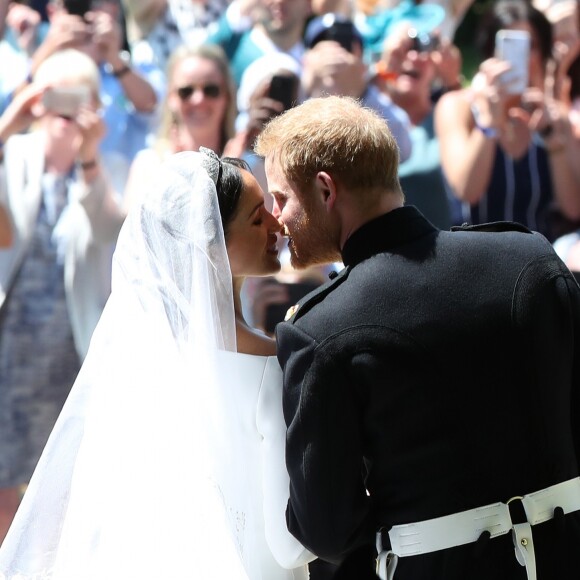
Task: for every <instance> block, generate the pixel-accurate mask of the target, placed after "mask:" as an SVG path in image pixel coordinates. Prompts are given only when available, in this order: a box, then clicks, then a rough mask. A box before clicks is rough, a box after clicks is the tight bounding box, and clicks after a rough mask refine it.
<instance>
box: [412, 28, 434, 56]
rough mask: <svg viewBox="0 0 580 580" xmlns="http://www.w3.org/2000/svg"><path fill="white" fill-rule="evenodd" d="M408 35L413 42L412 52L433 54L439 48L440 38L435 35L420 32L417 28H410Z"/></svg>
mask: <svg viewBox="0 0 580 580" xmlns="http://www.w3.org/2000/svg"><path fill="white" fill-rule="evenodd" d="M408 34H409V38H410V39H411V41H412V42H413V45H412V48H411V50H415V51H417V52H432V51H434V50H437V49H438V48H439V37H438V36H436V35H434V34H428V33H426V32H419V31H418V30H416V29H415V28H410V29H409V33H408Z"/></svg>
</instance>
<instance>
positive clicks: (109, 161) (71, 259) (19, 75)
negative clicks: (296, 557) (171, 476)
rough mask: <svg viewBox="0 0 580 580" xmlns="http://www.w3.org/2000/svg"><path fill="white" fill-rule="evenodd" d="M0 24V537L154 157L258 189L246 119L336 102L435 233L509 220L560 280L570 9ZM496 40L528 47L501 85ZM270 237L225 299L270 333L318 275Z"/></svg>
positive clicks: (575, 166)
mask: <svg viewBox="0 0 580 580" xmlns="http://www.w3.org/2000/svg"><path fill="white" fill-rule="evenodd" d="M0 27H2V28H1V30H0V38H1V41H0V156H1V163H0V541H1V540H2V538H3V536H4V533H5V531H6V530H7V527H8V526H9V524H10V521H11V519H12V517H13V515H14V512H15V510H16V507H17V505H18V502H19V501H20V497H21V491H22V486H23V485H26V483H27V481H28V479H29V478H30V476H31V474H32V470H33V468H34V466H35V464H36V462H37V461H38V458H39V456H40V452H41V450H42V448H43V446H44V443H45V442H46V439H47V437H48V435H49V433H50V430H51V428H52V426H53V424H54V421H55V420H56V418H57V416H58V413H59V411H60V409H61V408H62V405H63V403H64V400H65V399H66V396H67V394H68V391H69V390H70V387H71V386H72V383H73V382H74V379H75V377H76V374H77V372H78V369H79V367H80V364H81V362H82V360H83V357H84V355H85V353H86V351H87V348H88V343H89V341H90V337H91V334H92V331H93V329H94V327H95V325H96V323H97V321H98V319H99V316H100V314H101V311H102V308H103V306H104V304H105V302H106V299H107V297H108V294H109V292H110V270H111V258H112V254H113V251H114V247H115V242H116V238H117V235H118V232H119V229H120V227H121V225H122V223H123V220H124V218H125V216H126V214H127V211H129V208H130V207H131V206H132V205H133V204H135V203H136V202H138V201H139V199H140V197H141V196H143V194H144V192H145V191H146V190H147V187H148V184H149V183H150V182H151V176H152V175H153V174H154V173H155V171H156V169H157V167H158V166H159V164H160V163H161V162H162V161H163V159H164V158H165V157H166V156H167V155H169V154H171V153H175V152H178V151H184V150H194V151H195V150H198V149H199V147H201V146H203V147H209V148H211V149H213V150H214V151H216V152H217V153H218V154H220V155H228V156H234V157H242V158H244V159H245V160H246V161H248V163H249V164H250V166H251V168H252V170H253V172H254V174H255V175H256V177H257V179H258V181H259V182H260V183H261V184H262V186H263V188H264V191H267V184H266V180H265V175H264V168H263V163H262V160H261V159H259V158H258V157H256V156H255V155H254V154H253V152H252V143H253V141H254V139H255V138H256V136H257V135H258V134H259V133H260V131H261V130H262V127H263V126H264V124H265V123H266V122H267V121H268V120H269V119H271V118H272V117H274V116H275V115H278V114H280V113H281V112H282V111H284V110H285V109H287V108H290V107H292V106H293V105H295V104H296V103H300V102H302V101H304V100H306V99H309V98H311V97H323V96H325V95H346V96H350V97H354V98H357V99H360V100H361V101H362V102H363V103H364V104H365V105H366V106H368V107H370V108H372V109H374V110H376V111H378V112H379V113H380V114H381V115H382V116H384V118H385V119H386V120H387V122H388V124H389V126H390V128H391V130H392V132H393V134H394V136H395V138H396V140H397V142H398V144H399V149H400V159H401V166H400V180H401V184H402V187H403V191H404V193H405V196H406V200H407V203H408V204H412V205H415V206H416V207H418V208H419V210H420V211H422V212H423V213H424V214H425V216H426V217H427V218H428V219H430V220H431V221H432V222H433V223H434V224H435V225H436V226H438V227H440V228H443V229H449V228H450V227H452V226H454V225H460V224H463V223H465V222H467V223H472V224H478V223H484V222H488V221H497V220H509V221H516V222H519V223H521V224H523V225H524V226H527V227H529V228H530V229H533V230H536V231H539V232H541V233H542V234H543V235H545V236H546V237H547V238H548V240H550V242H552V243H554V245H555V247H556V249H557V251H558V253H559V254H560V256H561V257H562V259H563V260H564V261H565V262H566V263H567V264H568V266H569V267H570V269H571V270H572V271H575V272H576V271H580V155H579V152H580V1H579V0H499V1H492V0H425V1H418V0H417V1H413V0H399V1H396V0H44V1H42V0H36V1H34V0H28V1H10V2H9V1H7V0H0ZM499 30H517V31H524V32H527V33H528V37H529V38H530V39H531V42H530V49H529V56H528V57H526V59H525V60H526V62H525V63H524V68H525V69H526V74H525V77H526V78H525V85H524V86H523V87H522V88H521V89H519V90H517V91H515V92H514V91H511V90H508V88H507V84H506V78H507V76H506V75H507V74H509V70H510V66H512V67H513V65H510V64H509V63H508V62H507V61H506V60H505V59H504V58H503V57H501V55H500V54H498V52H497V47H496V33H497V32H498V31H499ZM500 57H501V58H500ZM520 64H521V63H520ZM266 204H267V205H270V204H271V200H270V199H269V196H266ZM280 243H281V246H280V251H281V253H282V257H283V268H282V271H281V273H280V275H278V276H276V277H275V278H268V279H256V280H253V279H252V280H249V281H248V283H247V284H246V288H245V293H244V300H245V309H246V310H247V315H248V320H249V321H250V322H251V323H253V324H254V325H255V326H256V327H258V328H261V329H263V330H264V332H267V333H269V334H272V333H273V329H274V326H275V324H276V323H277V322H279V321H280V320H282V319H283V317H284V314H285V312H286V310H287V308H288V307H289V306H290V305H291V304H293V303H295V302H296V301H297V300H298V299H299V298H300V297H301V296H303V295H304V294H305V293H306V292H308V291H309V290H311V289H313V288H315V287H316V286H318V285H319V284H321V283H323V282H324V281H325V280H326V279H327V277H328V274H329V273H330V270H329V268H326V267H325V268H314V269H310V270H308V271H304V272H295V271H293V270H292V268H291V266H290V264H289V262H288V259H287V258H286V257H285V256H286V255H287V252H285V249H284V246H283V243H284V242H283V240H282V241H281V242H280ZM498 259H501V256H498ZM334 267H335V268H340V264H337V265H335V266H334ZM473 267H477V264H474V265H473Z"/></svg>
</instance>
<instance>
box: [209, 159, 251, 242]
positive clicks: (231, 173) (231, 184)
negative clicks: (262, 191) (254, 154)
mask: <svg viewBox="0 0 580 580" xmlns="http://www.w3.org/2000/svg"><path fill="white" fill-rule="evenodd" d="M240 169H245V170H246V171H249V172H250V173H251V171H252V170H251V169H250V166H249V165H248V164H247V163H246V162H245V161H244V160H243V159H238V158H237V157H224V158H223V159H222V160H221V168H220V174H219V177H218V181H217V184H216V189H217V196H218V203H219V208H220V216H221V218H222V227H223V229H224V235H225V237H226V239H227V237H228V224H229V223H230V222H231V221H232V220H233V219H234V217H235V216H236V213H237V211H238V204H239V201H240V197H241V195H242V191H243V189H244V181H243V179H242V174H241V172H240Z"/></svg>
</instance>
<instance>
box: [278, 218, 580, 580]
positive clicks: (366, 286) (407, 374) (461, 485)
mask: <svg viewBox="0 0 580 580" xmlns="http://www.w3.org/2000/svg"><path fill="white" fill-rule="evenodd" d="M468 229H469V228H466V229H465V231H455V232H443V231H440V230H437V229H436V228H435V227H433V226H432V225H431V224H430V223H429V222H428V221H427V220H426V219H425V218H424V217H423V216H422V215H421V214H420V213H419V212H418V211H417V210H416V209H415V208H413V207H404V208H400V209H396V210H394V211H392V212H389V213H388V214H385V215H383V216H381V217H379V218H378V219H375V220H373V221H372V222H370V223H368V224H366V225H364V226H363V227H361V228H360V229H359V230H357V231H356V232H355V233H354V234H353V235H352V236H351V237H350V238H349V239H348V241H347V243H346V245H345V247H344V250H343V260H344V263H345V269H344V270H343V271H342V272H340V274H339V275H338V276H337V277H336V278H335V279H334V280H332V281H330V282H329V283H327V284H326V285H324V286H323V287H321V288H320V289H319V290H317V291H315V292H314V293H311V294H310V295H309V296H308V297H306V299H304V300H303V301H302V303H301V304H300V305H299V307H298V309H297V311H296V312H295V313H294V315H293V316H292V318H291V319H290V320H289V321H288V322H285V323H281V324H279V325H278V328H277V340H278V352H279V355H278V356H279V360H280V363H281V365H282V368H283V370H284V414H285V418H286V422H287V425H288V438H287V457H286V460H287V466H288V469H289V472H290V479H291V489H290V501H289V505H288V510H287V520H288V526H289V529H290V531H291V532H292V533H293V534H294V535H295V536H296V537H297V538H298V539H300V540H301V541H302V542H303V544H304V545H305V546H306V547H308V548H309V549H310V550H312V551H313V552H314V553H316V554H317V555H319V556H320V557H321V558H323V559H325V560H328V561H331V562H335V563H339V562H341V561H343V560H344V559H345V558H347V556H348V555H349V554H351V553H352V551H353V550H354V549H355V548H357V547H359V546H361V545H363V544H371V543H374V541H375V540H374V534H375V531H376V530H377V529H378V528H379V527H380V526H386V527H387V528H389V527H391V526H392V525H394V524H403V523H410V522H417V521H422V520H425V519H430V518H435V517H439V516H443V515H448V514H452V513H455V512H458V511H462V510H466V509H470V508H475V507H478V506H483V505H487V504H490V503H494V502H498V501H507V500H508V499H509V498H511V497H512V496H515V495H524V494H526V493H530V492H534V491H537V490H540V489H543V488H545V487H548V486H550V485H553V484H555V483H559V482H561V481H565V480H568V479H571V478H573V477H575V476H577V475H578V473H579V472H578V457H579V452H580V428H579V426H580V389H579V387H580V384H579V371H580V367H579V363H580V356H579V349H580V347H579V345H580V289H579V287H578V285H577V283H576V282H575V280H574V278H573V277H572V275H571V274H570V272H569V271H568V270H567V268H566V267H565V266H564V265H563V264H562V262H561V261H560V260H559V259H558V257H557V256H556V254H555V253H554V252H553V250H552V247H551V245H550V244H549V243H548V242H547V241H546V239H545V238H544V237H542V236H541V235H539V234H535V233H531V232H528V231H527V230H525V228H523V227H521V226H516V225H515V224H513V227H512V226H511V225H510V224H496V225H491V226H489V227H488V228H487V229H494V230H499V231H497V232H490V231H485V230H486V228H472V229H473V230H474V231H467V230H468ZM504 229H505V230H506V231H501V230H504ZM518 230H519V231H518ZM367 490H368V494H367ZM562 520H563V521H562ZM534 538H535V545H536V546H535V549H536V558H537V562H538V577H539V580H547V579H552V578H553V579H556V578H557V579H558V580H562V578H568V577H569V578H575V579H578V578H580V557H579V556H577V554H576V552H578V550H579V549H580V512H576V513H575V514H569V515H567V516H565V517H563V518H560V519H558V520H557V521H555V520H553V521H549V522H546V523H543V524H540V525H538V526H535V527H534ZM557 566H559V568H557ZM363 577H365V573H364V571H363V570H362V569H361V570H360V575H359V576H358V578H363ZM354 578H355V577H353V580H354ZM395 578H396V579H397V580H399V579H400V580H405V579H412V580H423V579H429V580H435V579H441V580H475V579H478V578H482V579H483V578H485V579H486V580H487V579H494V580H498V579H506V580H507V579H509V580H517V579H522V580H523V579H525V578H526V574H525V570H524V568H523V567H521V566H520V565H519V564H518V563H517V561H516V559H515V556H514V549H513V545H512V540H511V537H510V535H509V534H507V535H505V536H501V537H497V538H493V539H491V540H489V541H487V542H484V541H482V542H479V543H476V544H469V545H467V546H462V547H455V548H452V549H449V550H445V551H439V552H436V553H432V554H427V555H420V556H414V557H407V558H401V559H400V561H399V565H398V568H397V572H396V574H395ZM357 580H358V579H357Z"/></svg>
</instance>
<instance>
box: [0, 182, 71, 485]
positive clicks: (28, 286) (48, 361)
mask: <svg viewBox="0 0 580 580" xmlns="http://www.w3.org/2000/svg"><path fill="white" fill-rule="evenodd" d="M67 182H68V179H67V178H66V177H59V178H56V179H55V178H54V176H50V175H45V176H44V178H43V202H42V203H41V205H40V208H39V213H38V217H37V224H36V229H35V231H34V235H33V239H32V240H31V241H30V245H29V248H28V253H27V255H26V257H25V258H24V261H23V263H22V265H21V268H20V271H19V272H18V274H17V276H16V278H15V281H14V284H13V286H12V288H11V289H10V291H9V293H8V296H7V298H6V302H5V303H4V305H3V308H2V311H1V316H0V487H13V486H16V485H20V484H23V483H27V482H28V480H29V479H30V477H31V475H32V472H33V470H34V467H35V466H36V463H37V462H38V459H39V458H40V454H41V453H42V450H43V448H44V445H45V444H46V441H47V439H48V436H49V434H50V432H51V430H52V427H53V426H54V423H55V422H56V419H57V417H58V415H59V413H60V410H61V409H62V406H63V404H64V402H65V400H66V398H67V396H68V393H69V391H70V388H71V387H72V385H73V382H74V380H75V378H76V375H77V373H78V371H79V368H80V361H79V357H78V355H77V351H76V349H75V345H74V340H73V335H72V329H71V325H70V320H69V316H68V311H67V306H66V299H65V289H64V273H63V264H62V260H61V259H60V257H59V253H58V251H57V244H56V243H55V241H54V236H53V230H54V227H55V225H56V223H57V222H58V218H59V217H60V214H61V213H62V211H63V209H64V207H65V205H66V197H67Z"/></svg>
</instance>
